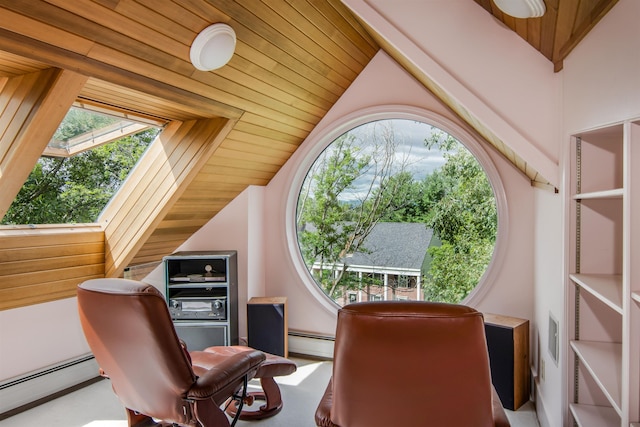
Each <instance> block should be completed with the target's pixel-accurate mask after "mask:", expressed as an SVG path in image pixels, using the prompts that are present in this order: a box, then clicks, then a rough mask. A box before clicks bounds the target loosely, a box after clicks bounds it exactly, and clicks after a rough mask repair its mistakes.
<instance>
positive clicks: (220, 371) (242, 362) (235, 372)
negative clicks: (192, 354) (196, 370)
mask: <svg viewBox="0 0 640 427" xmlns="http://www.w3.org/2000/svg"><path fill="white" fill-rule="evenodd" d="M265 358H266V356H265V355H264V353H263V352H261V351H258V350H249V351H244V352H242V353H238V354H234V355H233V356H230V357H228V358H226V359H225V360H223V361H221V362H220V363H218V364H216V365H215V366H213V367H211V368H210V369H209V370H207V372H206V373H204V374H203V375H201V376H200V377H199V378H198V379H197V380H196V382H195V384H194V385H193V386H192V387H191V389H190V390H189V391H188V392H187V397H188V398H189V399H194V400H201V399H208V398H210V397H212V396H214V395H215V394H216V393H218V392H219V391H222V390H224V389H225V388H226V387H228V386H229V385H230V384H232V383H234V382H235V381H238V379H239V378H242V377H244V376H245V375H248V374H251V375H250V377H249V378H251V377H253V375H255V372H256V371H257V370H258V368H259V367H260V364H262V362H263V361H264V360H265Z"/></svg>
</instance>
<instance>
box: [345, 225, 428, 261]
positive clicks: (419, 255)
mask: <svg viewBox="0 0 640 427" xmlns="http://www.w3.org/2000/svg"><path fill="white" fill-rule="evenodd" d="M432 238H433V230H432V229H430V228H427V227H426V226H425V225H424V224H419V223H411V222H380V223H378V224H376V226H375V227H374V228H373V230H372V231H371V233H370V234H369V236H367V238H366V239H365V240H364V244H363V245H362V249H361V250H360V251H358V252H356V253H354V254H353V255H352V256H348V257H347V259H346V263H347V265H350V266H351V265H367V266H385V267H390V268H397V269H414V270H421V268H422V265H423V262H424V259H425V256H426V253H427V248H429V245H430V244H431V239H432Z"/></svg>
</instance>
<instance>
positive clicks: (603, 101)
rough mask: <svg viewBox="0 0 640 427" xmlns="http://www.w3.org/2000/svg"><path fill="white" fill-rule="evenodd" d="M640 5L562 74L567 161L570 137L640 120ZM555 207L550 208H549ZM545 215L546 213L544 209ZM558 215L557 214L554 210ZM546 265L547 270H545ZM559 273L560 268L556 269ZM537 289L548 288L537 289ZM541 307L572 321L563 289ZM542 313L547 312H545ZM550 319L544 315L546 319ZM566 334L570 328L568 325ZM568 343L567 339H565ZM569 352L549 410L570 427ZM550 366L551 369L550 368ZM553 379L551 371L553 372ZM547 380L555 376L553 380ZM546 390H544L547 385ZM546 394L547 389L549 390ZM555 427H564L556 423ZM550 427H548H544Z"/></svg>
mask: <svg viewBox="0 0 640 427" xmlns="http://www.w3.org/2000/svg"><path fill="white" fill-rule="evenodd" d="M639 19H640V2H638V1H637V0H620V1H619V2H618V3H617V4H616V5H615V6H614V7H613V9H612V10H611V11H610V12H609V13H608V14H607V15H606V16H605V17H604V18H603V19H602V20H601V21H600V22H599V23H598V24H597V25H596V26H595V27H594V28H593V29H592V30H591V31H590V32H589V34H588V35H587V37H585V39H584V40H583V41H582V42H581V43H580V44H579V45H578V46H577V47H576V48H575V49H574V50H573V52H572V53H571V54H570V55H569V56H568V57H567V58H566V59H565V61H564V69H563V71H562V72H561V75H562V80H563V93H562V100H563V105H562V115H563V129H562V139H561V143H560V144H559V147H558V149H559V151H560V153H561V155H562V156H563V157H566V153H567V152H568V147H569V142H570V136H571V135H572V134H574V133H576V132H578V131H582V130H588V129H593V128H596V127H600V126H604V125H607V124H612V123H617V122H620V121H622V120H627V119H634V118H640V74H639V73H638V70H640V27H639V26H638V21H639ZM562 164H563V168H562V172H563V174H564V175H565V177H564V182H565V186H566V185H567V184H568V182H569V177H568V176H566V174H567V173H568V160H566V159H563V161H562ZM568 193H569V191H568V189H566V191H565V192H564V194H563V200H564V202H565V206H567V205H568V201H567V200H566V197H568ZM544 207H549V204H546V203H545V204H544ZM541 209H543V208H541ZM554 209H555V208H554ZM561 216H562V221H563V227H562V228H561V229H562V230H563V238H564V239H566V238H568V235H567V233H568V230H569V217H568V215H567V212H566V211H563V212H562V215H561ZM539 245H548V240H547V241H544V240H540V241H539ZM563 262H564V263H563V265H562V268H563V273H562V278H561V280H562V282H560V283H563V282H564V280H565V276H566V271H567V270H566V268H567V266H568V260H567V259H563ZM543 267H544V263H543V264H542V265H541V269H542V268H543ZM554 268H556V267H554ZM536 285H537V286H539V287H542V286H545V285H543V284H542V283H536ZM540 296H541V298H540V301H538V302H539V303H540V304H541V305H546V306H547V307H549V310H553V311H558V314H559V315H560V316H562V318H561V320H562V319H563V318H566V317H567V313H565V312H564V311H563V312H562V313H560V312H559V310H561V309H562V308H563V307H564V305H563V307H558V304H557V301H558V300H559V299H560V298H564V295H563V293H562V291H561V288H560V286H559V284H558V288H555V289H552V287H551V286H550V285H546V292H544V293H542V292H541V295H540ZM540 311H542V310H540ZM542 314H544V313H541V315H542ZM562 326H563V328H564V330H562V332H563V333H566V327H567V325H562ZM565 341H566V339H565ZM562 350H563V352H564V353H563V360H562V362H563V363H564V365H563V366H562V372H561V375H562V378H561V379H560V380H561V382H562V384H563V388H561V389H560V390H562V394H561V393H560V392H554V391H553V390H554V387H556V386H557V384H558V383H557V381H556V379H555V378H553V381H554V382H553V384H552V385H551V384H550V385H549V387H548V388H547V389H546V390H545V397H544V400H545V404H549V406H550V407H549V408H548V409H549V411H548V414H549V416H550V418H552V419H555V420H557V419H559V417H561V416H563V417H564V423H565V424H564V425H570V424H569V417H568V414H567V413H566V411H564V408H565V407H566V405H567V402H566V399H565V400H564V402H563V406H562V407H561V408H557V407H556V406H557V403H555V402H557V401H558V400H562V398H563V394H566V393H567V390H568V387H570V380H569V377H570V376H572V373H570V372H567V369H566V365H567V360H565V359H566V357H567V354H568V348H567V347H566V346H565V347H564V348H562ZM548 367H549V364H547V368H548ZM547 373H548V371H547ZM547 378H549V376H548V375H547ZM543 386H544V384H543ZM543 390H544V388H543ZM551 425H552V426H555V425H559V424H556V423H551ZM543 427H544V426H543Z"/></svg>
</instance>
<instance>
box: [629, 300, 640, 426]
mask: <svg viewBox="0 0 640 427" xmlns="http://www.w3.org/2000/svg"><path fill="white" fill-rule="evenodd" d="M631 298H633V300H634V301H635V302H637V303H638V304H640V292H632V293H631ZM638 427H640V424H638Z"/></svg>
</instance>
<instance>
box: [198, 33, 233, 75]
mask: <svg viewBox="0 0 640 427" xmlns="http://www.w3.org/2000/svg"><path fill="white" fill-rule="evenodd" d="M235 48H236V33H235V31H233V28H231V27H230V26H228V25H227V24H223V23H218V24H213V25H210V26H208V27H207V28H205V29H204V30H202V31H201V32H200V34H198V36H197V37H196V38H195V40H194V41H193V44H192V45H191V53H190V57H191V63H192V64H193V66H194V67H196V68H197V69H198V70H202V71H211V70H216V69H218V68H220V67H222V66H223V65H225V64H226V63H227V62H229V60H230V59H231V57H232V56H233V51H234V50H235Z"/></svg>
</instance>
